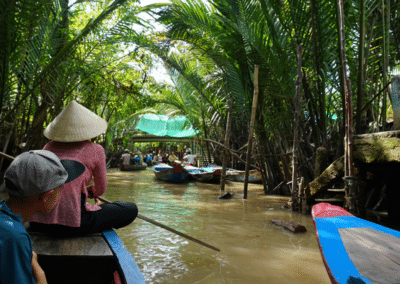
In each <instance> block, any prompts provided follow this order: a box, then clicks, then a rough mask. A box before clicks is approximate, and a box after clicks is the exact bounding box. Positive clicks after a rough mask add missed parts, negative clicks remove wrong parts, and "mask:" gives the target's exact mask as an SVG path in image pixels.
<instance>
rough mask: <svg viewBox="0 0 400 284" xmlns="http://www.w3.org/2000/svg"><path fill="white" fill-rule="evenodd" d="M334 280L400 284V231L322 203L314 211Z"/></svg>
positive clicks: (331, 277) (326, 261)
mask: <svg viewBox="0 0 400 284" xmlns="http://www.w3.org/2000/svg"><path fill="white" fill-rule="evenodd" d="M311 215H312V218H313V221H314V225H315V230H316V233H317V240H318V243H319V247H320V250H321V254H322V259H323V261H324V264H325V267H326V269H327V271H328V275H329V278H330V279H331V282H332V283H343V284H345V283H346V284H347V283H368V284H370V283H400V232H399V231H396V230H392V229H389V228H387V227H384V226H381V225H378V224H375V223H372V222H369V221H366V220H363V219H361V218H358V217H356V216H353V215H352V214H350V213H349V212H347V211H346V210H344V209H343V208H342V207H339V206H335V205H331V204H329V203H318V204H316V205H314V206H313V208H312V212H311Z"/></svg>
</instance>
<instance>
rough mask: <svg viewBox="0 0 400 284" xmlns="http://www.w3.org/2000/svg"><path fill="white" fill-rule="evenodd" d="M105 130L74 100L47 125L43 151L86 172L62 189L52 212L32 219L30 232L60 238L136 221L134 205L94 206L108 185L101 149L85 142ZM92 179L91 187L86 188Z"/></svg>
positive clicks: (100, 121) (103, 124) (94, 117)
mask: <svg viewBox="0 0 400 284" xmlns="http://www.w3.org/2000/svg"><path fill="white" fill-rule="evenodd" d="M106 129H107V122H106V121H105V120H104V119H102V118H101V117H99V116H98V115H96V114H95V113H93V112H91V111H90V110H88V109H87V108H85V107H83V106H82V105H80V104H78V103H77V102H75V101H72V102H71V103H70V104H68V106H67V107H66V108H64V109H63V110H62V111H61V113H60V114H59V115H58V116H57V117H56V118H55V119H54V120H53V121H52V122H51V123H50V124H49V125H48V126H47V128H46V129H45V131H44V135H45V136H46V137H47V138H49V139H51V140H53V141H50V142H49V143H47V144H46V145H45V146H44V150H49V151H52V152H53V153H55V154H56V155H57V156H58V157H59V158H60V159H72V160H76V161H78V162H80V163H82V164H84V165H85V167H86V170H85V172H84V173H83V174H82V175H81V176H80V177H79V178H77V179H75V180H74V181H73V182H70V183H68V184H66V185H65V186H64V190H63V191H62V192H61V193H60V195H61V197H60V201H59V202H58V203H57V205H56V206H55V208H54V210H53V211H51V212H50V213H49V214H48V215H47V216H42V215H38V214H35V215H33V216H32V218H31V219H30V224H31V228H32V229H35V230H37V231H41V232H45V233H49V234H56V235H63V236H66V235H80V234H90V233H100V232H102V231H106V230H110V229H112V228H116V229H118V228H121V227H124V226H127V225H129V224H130V223H132V222H133V220H134V219H135V218H136V216H137V214H138V209H137V207H136V205H135V204H134V203H131V202H119V201H117V202H113V203H110V204H102V205H100V206H99V205H98V204H99V202H98V200H97V197H99V196H101V195H102V194H103V193H104V192H105V191H106V189H107V185H108V180H107V172H106V156H105V152H104V149H103V147H102V146H101V145H99V144H96V143H93V142H90V141H89V139H91V138H94V137H97V136H98V135H100V134H102V133H104V132H105V131H106ZM127 155H128V158H129V156H130V155H129V154H128V153H127ZM128 164H129V159H128ZM92 179H93V184H92V185H90V186H86V185H88V184H89V183H91V182H92ZM88 198H93V199H94V200H95V203H96V204H89V203H87V199H88Z"/></svg>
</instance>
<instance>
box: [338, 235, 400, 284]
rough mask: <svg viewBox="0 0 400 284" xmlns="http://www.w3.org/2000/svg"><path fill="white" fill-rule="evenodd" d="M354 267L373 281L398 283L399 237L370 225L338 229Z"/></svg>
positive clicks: (399, 264) (399, 274) (399, 263)
mask: <svg viewBox="0 0 400 284" xmlns="http://www.w3.org/2000/svg"><path fill="white" fill-rule="evenodd" d="M339 233H340V236H341V238H342V241H343V244H344V247H345V248H346V251H347V253H348V254H349V257H350V259H351V261H352V262H353V264H354V266H355V267H356V268H357V270H358V271H359V272H360V274H361V275H362V276H364V277H367V278H368V279H369V280H370V281H371V282H372V283H399V279H400V272H399V271H400V243H399V238H397V237H395V236H392V235H390V234H386V233H384V232H380V231H377V230H374V229H372V228H345V229H339Z"/></svg>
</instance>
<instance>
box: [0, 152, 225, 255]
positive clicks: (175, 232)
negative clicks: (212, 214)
mask: <svg viewBox="0 0 400 284" xmlns="http://www.w3.org/2000/svg"><path fill="white" fill-rule="evenodd" d="M0 156H2V157H4V158H6V159H8V160H10V161H13V160H14V157H12V156H9V155H7V154H5V153H3V152H0ZM97 199H99V200H100V201H102V202H104V203H112V202H110V201H108V200H107V199H105V198H103V197H97ZM137 217H138V218H139V219H142V220H143V221H146V222H149V223H151V224H153V225H156V226H159V227H161V228H163V229H165V230H167V231H170V232H172V233H174V234H177V235H179V236H181V237H184V238H186V239H188V240H191V241H193V242H196V243H198V244H200V245H203V246H205V247H208V248H210V249H213V250H216V251H220V249H219V248H216V247H214V246H212V245H209V244H206V243H205V242H202V241H200V240H198V239H195V238H193V237H191V236H188V235H186V234H184V233H181V232H179V231H177V230H175V229H172V228H170V227H168V226H166V225H164V224H161V223H159V222H157V221H154V220H152V219H150V218H147V217H145V216H142V215H140V214H138V216H137Z"/></svg>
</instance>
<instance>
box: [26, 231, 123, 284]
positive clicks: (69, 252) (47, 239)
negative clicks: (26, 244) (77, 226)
mask: <svg viewBox="0 0 400 284" xmlns="http://www.w3.org/2000/svg"><path fill="white" fill-rule="evenodd" d="M27 231H28V233H29V234H30V236H31V239H32V245H33V250H34V251H35V252H36V253H37V254H38V260H39V264H40V265H41V267H42V268H43V270H44V271H45V274H46V277H47V280H48V283H49V284H51V283H60V284H62V283H112V282H113V273H114V272H115V271H116V270H117V263H116V260H115V258H114V255H113V252H112V251H111V249H110V248H109V246H108V244H107V243H106V241H105V240H104V238H103V235H102V234H100V233H99V234H90V235H85V236H81V237H68V238H67V237H66V238H60V237H54V236H51V235H48V234H44V233H38V232H33V231H31V230H29V228H28V230H27ZM67 267H68V269H67Z"/></svg>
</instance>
